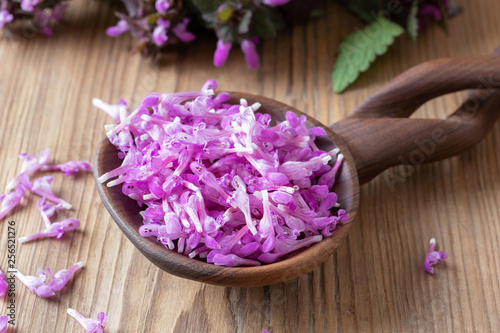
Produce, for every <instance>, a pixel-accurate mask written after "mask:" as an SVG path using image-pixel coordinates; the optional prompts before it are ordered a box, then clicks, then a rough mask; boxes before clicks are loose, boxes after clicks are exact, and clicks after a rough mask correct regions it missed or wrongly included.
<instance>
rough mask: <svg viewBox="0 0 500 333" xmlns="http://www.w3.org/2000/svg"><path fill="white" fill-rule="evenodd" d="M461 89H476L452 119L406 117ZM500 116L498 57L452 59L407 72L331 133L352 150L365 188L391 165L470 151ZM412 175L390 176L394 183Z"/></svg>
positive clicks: (414, 163)
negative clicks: (334, 133) (339, 137)
mask: <svg viewBox="0 0 500 333" xmlns="http://www.w3.org/2000/svg"><path fill="white" fill-rule="evenodd" d="M497 51H500V49H497ZM495 54H497V52H495ZM463 89H478V90H474V91H472V92H471V93H470V95H469V97H468V98H467V99H466V100H465V102H464V103H463V104H462V105H461V106H460V108H459V109H458V110H456V111H455V112H454V113H453V114H451V115H450V116H449V117H448V118H446V119H444V120H442V119H409V118H407V117H409V116H410V115H411V114H412V113H413V112H415V110H417V109H418V108H419V107H420V106H421V105H422V104H424V103H425V102H427V101H429V100H431V99H432V98H435V97H438V96H441V95H445V94H448V93H451V92H455V91H459V90H463ZM499 114H500V56H497V55H493V56H480V57H469V58H449V59H438V60H432V61H429V62H425V63H423V64H420V65H418V66H415V67H413V68H411V69H409V70H407V71H406V72H404V73H403V74H401V75H399V76H398V77H396V78H395V79H393V80H392V81H391V82H389V83H388V84H387V85H385V86H384V87H383V88H382V89H381V90H380V91H378V92H377V93H375V94H374V95H373V96H371V97H370V98H368V99H367V100H366V101H365V102H363V103H362V104H361V105H360V106H359V107H358V108H357V109H356V110H355V111H354V112H353V114H351V115H350V116H349V117H347V118H346V119H343V120H341V121H339V122H337V123H335V124H333V125H332V129H333V130H334V131H335V132H336V133H337V134H338V135H340V136H341V137H342V139H343V140H344V142H345V143H346V144H347V146H348V147H349V150H350V152H351V154H352V155H353V158H354V162H355V164H356V168H357V170H358V176H359V180H360V184H364V183H367V182H368V181H370V180H371V179H373V178H374V177H375V176H377V175H378V174H379V173H381V172H382V171H384V170H385V169H387V168H390V167H392V166H396V165H419V164H423V163H427V162H433V161H438V160H441V159H445V158H448V157H451V156H454V155H456V154H459V153H461V152H463V151H465V150H467V149H468V148H470V147H472V146H474V145H475V144H477V143H478V142H479V141H481V140H482V139H483V138H484V137H485V136H486V134H487V133H488V131H490V130H491V128H492V127H493V125H494V123H495V121H496V119H497V118H498V115H499ZM412 170H413V168H411V167H410V168H406V170H405V171H401V170H399V171H401V172H400V173H396V174H394V173H392V174H391V173H388V174H386V175H387V177H388V180H389V181H390V182H392V184H394V183H395V182H396V183H397V182H398V181H401V180H402V179H404V178H405V177H407V176H408V175H409V174H411V172H413V171H412Z"/></svg>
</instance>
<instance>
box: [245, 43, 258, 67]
mask: <svg viewBox="0 0 500 333" xmlns="http://www.w3.org/2000/svg"><path fill="white" fill-rule="evenodd" d="M241 51H243V53H244V54H245V61H246V62H247V65H248V67H250V68H251V69H255V68H257V67H259V55H258V53H257V50H256V49H255V43H254V42H253V41H251V40H249V39H245V40H243V41H242V42H241Z"/></svg>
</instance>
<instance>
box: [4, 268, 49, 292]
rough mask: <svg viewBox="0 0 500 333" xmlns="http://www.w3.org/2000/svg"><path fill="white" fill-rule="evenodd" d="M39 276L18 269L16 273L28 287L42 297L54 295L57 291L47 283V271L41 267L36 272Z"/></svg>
mask: <svg viewBox="0 0 500 333" xmlns="http://www.w3.org/2000/svg"><path fill="white" fill-rule="evenodd" d="M36 274H37V275H38V276H31V275H24V274H23V273H21V272H19V271H17V272H16V273H14V275H15V276H16V277H17V278H18V279H19V281H21V282H22V283H23V284H24V285H25V286H26V287H28V288H29V289H30V290H31V291H32V292H34V293H35V294H37V295H38V296H40V297H52V296H54V295H55V293H54V292H53V291H52V289H50V287H49V286H48V285H47V282H46V281H47V273H45V271H44V270H43V269H41V268H39V269H38V271H37V272H36Z"/></svg>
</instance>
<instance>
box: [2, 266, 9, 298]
mask: <svg viewBox="0 0 500 333" xmlns="http://www.w3.org/2000/svg"><path fill="white" fill-rule="evenodd" d="M7 289H9V284H8V283H7V281H6V280H5V275H4V274H3V272H2V271H1V270H0V297H2V296H3V295H5V293H6V292H7Z"/></svg>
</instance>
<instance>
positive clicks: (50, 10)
mask: <svg viewBox="0 0 500 333" xmlns="http://www.w3.org/2000/svg"><path fill="white" fill-rule="evenodd" d="M68 1H69V0H17V1H16V0H0V29H1V28H4V29H6V30H7V31H9V32H10V33H13V32H14V29H15V26H16V24H17V23H22V22H29V23H30V29H28V30H27V29H26V27H24V28H22V29H20V32H21V33H23V32H24V33H26V34H27V35H26V36H23V37H30V36H31V35H32V30H35V31H39V32H40V33H42V34H44V35H47V36H51V35H52V29H51V27H50V25H51V24H52V23H54V22H58V21H62V19H63V14H64V10H65V9H66V7H67V2H68Z"/></svg>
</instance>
